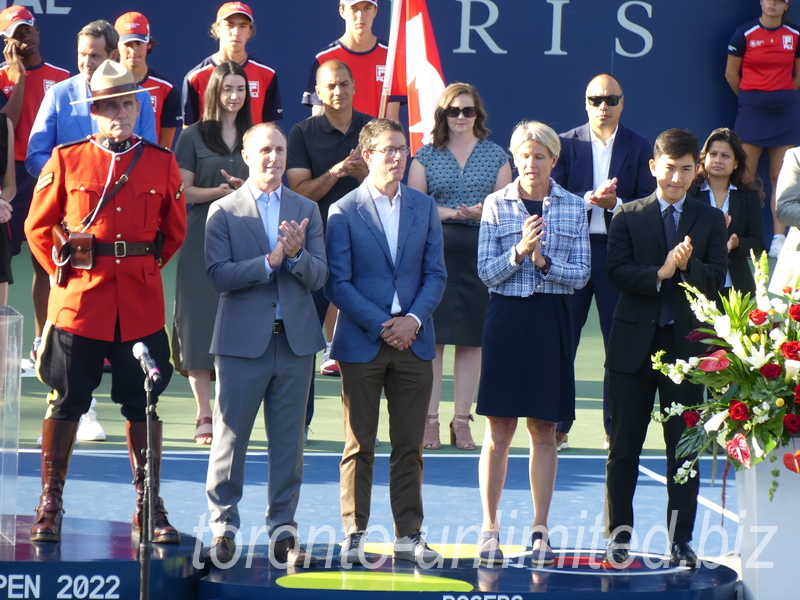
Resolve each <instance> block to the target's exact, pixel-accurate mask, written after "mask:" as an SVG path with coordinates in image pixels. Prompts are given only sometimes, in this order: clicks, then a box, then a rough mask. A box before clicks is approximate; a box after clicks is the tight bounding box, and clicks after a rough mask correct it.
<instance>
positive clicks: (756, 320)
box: [750, 309, 769, 325]
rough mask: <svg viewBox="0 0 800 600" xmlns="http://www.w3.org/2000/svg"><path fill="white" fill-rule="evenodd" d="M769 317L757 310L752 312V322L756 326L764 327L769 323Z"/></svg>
mask: <svg viewBox="0 0 800 600" xmlns="http://www.w3.org/2000/svg"><path fill="white" fill-rule="evenodd" d="M767 317H769V315H768V314H767V313H765V312H764V311H763V310H758V309H755V310H751V311H750V320H751V321H752V322H753V324H754V325H763V324H764V323H766V322H767Z"/></svg>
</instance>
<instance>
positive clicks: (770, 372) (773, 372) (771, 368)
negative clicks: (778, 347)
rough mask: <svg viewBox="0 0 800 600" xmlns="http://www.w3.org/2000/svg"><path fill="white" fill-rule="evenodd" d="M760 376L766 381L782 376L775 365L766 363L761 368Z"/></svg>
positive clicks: (778, 367) (779, 368) (780, 370)
mask: <svg viewBox="0 0 800 600" xmlns="http://www.w3.org/2000/svg"><path fill="white" fill-rule="evenodd" d="M761 374H762V375H763V376H764V377H766V378H767V379H777V378H778V377H780V376H781V375H783V369H782V368H781V366H780V365H776V364H775V363H767V364H765V365H764V366H763V367H761Z"/></svg>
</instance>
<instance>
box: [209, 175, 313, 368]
mask: <svg viewBox="0 0 800 600" xmlns="http://www.w3.org/2000/svg"><path fill="white" fill-rule="evenodd" d="M305 218H308V220H309V223H308V226H307V227H306V235H305V241H304V242H303V252H302V254H301V255H300V259H299V260H298V261H297V264H295V265H294V267H293V268H292V269H291V270H290V269H289V267H288V265H287V263H286V262H285V261H284V263H283V264H282V265H281V266H280V267H278V268H277V269H276V270H275V271H273V272H272V276H271V277H268V276H267V271H266V266H265V265H264V257H265V256H266V255H267V254H269V252H270V251H271V248H270V245H269V239H268V238H267V234H266V232H265V231H264V226H263V224H262V221H261V217H260V215H259V213H258V208H257V206H256V201H255V200H254V199H253V196H252V194H251V192H250V190H249V189H248V188H247V187H246V186H242V187H241V188H239V189H238V190H236V191H235V192H234V193H232V194H230V195H228V196H225V197H224V198H222V199H220V200H218V201H217V202H216V203H214V205H213V206H212V207H211V210H209V212H208V219H207V220H206V250H205V256H206V273H207V275H208V281H209V283H210V284H211V287H213V288H214V289H215V290H217V291H218V292H219V293H220V299H219V306H218V308H217V319H216V322H215V323H214V335H213V338H212V340H211V350H210V351H211V352H212V353H213V354H224V355H227V356H238V357H242V358H256V357H259V356H261V355H262V354H263V353H264V352H265V351H266V349H267V346H268V345H269V342H270V338H271V337H272V326H273V322H274V321H275V308H276V301H277V300H278V298H280V302H281V313H282V314H281V316H282V317H283V322H284V326H285V328H286V338H287V340H288V342H289V346H290V347H291V349H292V351H293V352H294V353H295V354H297V355H298V356H305V355H308V354H313V353H315V352H318V351H319V350H321V349H323V348H324V347H325V339H324V338H323V337H322V331H321V328H320V326H319V319H318V318H317V312H316V309H315V308H314V300H313V299H312V297H311V291H312V290H318V289H320V288H321V287H322V285H323V284H324V283H325V279H326V278H327V276H328V266H327V263H326V260H325V241H324V239H323V234H322V219H321V218H320V215H319V209H318V208H317V205H316V203H315V202H312V201H311V200H309V199H308V198H304V197H303V196H300V195H298V194H296V193H294V192H292V191H291V190H290V189H289V188H287V187H283V186H282V188H281V207H280V220H281V221H291V220H295V221H297V222H298V223H300V222H301V221H302V220H303V219H305Z"/></svg>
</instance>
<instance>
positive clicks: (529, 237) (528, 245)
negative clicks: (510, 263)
mask: <svg viewBox="0 0 800 600" xmlns="http://www.w3.org/2000/svg"><path fill="white" fill-rule="evenodd" d="M543 235H544V219H542V217H540V216H539V215H531V216H529V217H528V218H527V219H525V223H524V224H523V226H522V239H521V240H520V241H519V243H518V244H517V256H518V257H519V258H520V260H519V261H518V262H522V260H521V259H522V257H524V256H525V255H526V254H530V255H533V252H534V251H536V250H537V249H538V247H539V240H541V239H542V236H543Z"/></svg>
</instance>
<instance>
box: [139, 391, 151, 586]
mask: <svg viewBox="0 0 800 600" xmlns="http://www.w3.org/2000/svg"><path fill="white" fill-rule="evenodd" d="M144 391H145V392H146V393H147V409H146V414H147V450H146V452H145V465H144V503H143V506H142V533H141V534H140V535H139V600H149V598H150V554H151V552H152V548H153V541H152V540H153V496H154V493H155V489H154V487H153V468H152V465H153V413H154V412H155V406H154V405H153V381H152V379H150V376H149V375H145V377H144Z"/></svg>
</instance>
